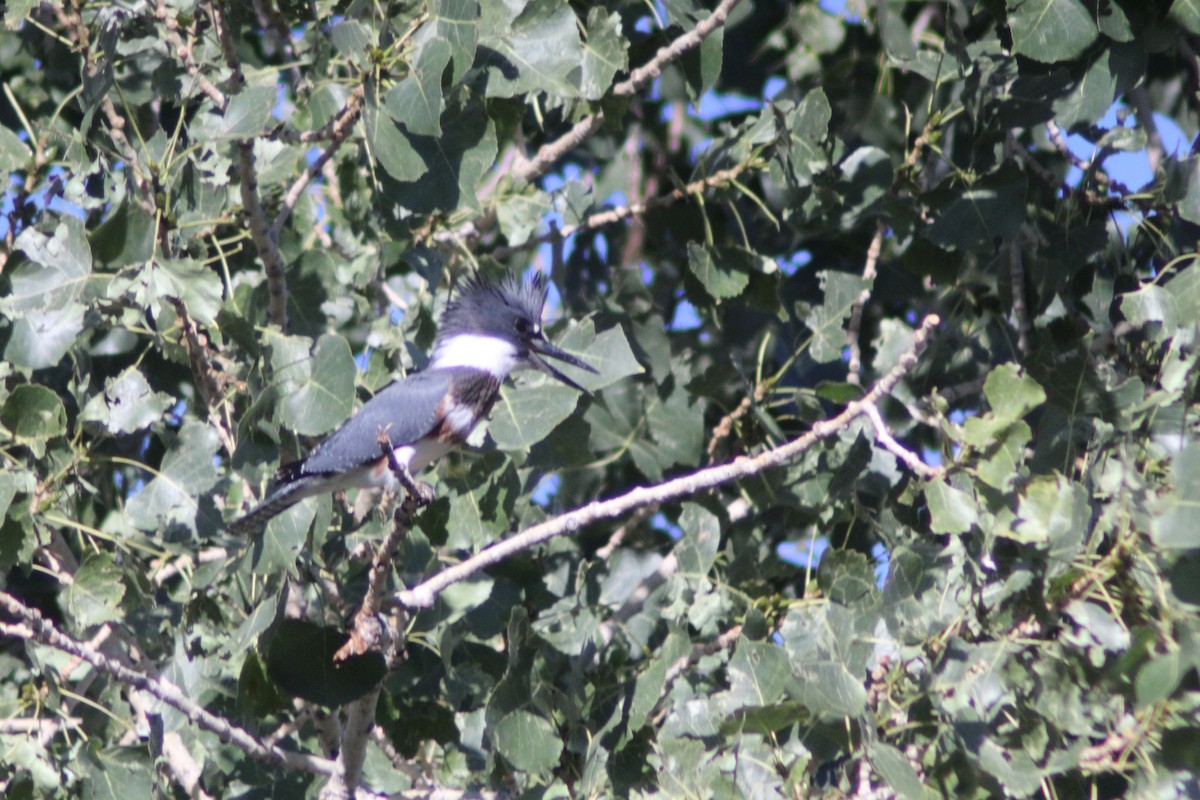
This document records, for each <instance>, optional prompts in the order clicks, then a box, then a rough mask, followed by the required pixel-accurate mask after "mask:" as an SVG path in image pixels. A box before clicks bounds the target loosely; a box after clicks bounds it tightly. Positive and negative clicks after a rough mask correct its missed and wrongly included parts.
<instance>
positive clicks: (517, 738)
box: [489, 711, 562, 773]
mask: <svg viewBox="0 0 1200 800" xmlns="http://www.w3.org/2000/svg"><path fill="white" fill-rule="evenodd" d="M489 738H490V739H491V741H492V745H493V746H494V747H495V748H496V750H497V752H499V753H500V754H501V755H502V756H504V758H505V759H506V760H507V761H508V762H509V763H510V764H512V765H513V767H514V768H516V769H519V770H523V771H525V772H533V773H546V772H549V771H550V770H552V769H554V768H555V767H556V766H558V760H559V757H560V756H561V755H562V741H561V740H560V739H559V738H558V733H557V731H555V730H554V726H553V725H551V724H550V723H549V722H548V721H546V720H545V719H543V718H542V717H538V716H534V715H533V714H531V713H529V712H528V711H514V712H512V713H511V714H508V715H506V716H505V717H504V718H503V719H501V720H500V721H499V722H498V723H496V725H495V726H494V727H493V728H492V729H491V730H490V731H489Z"/></svg>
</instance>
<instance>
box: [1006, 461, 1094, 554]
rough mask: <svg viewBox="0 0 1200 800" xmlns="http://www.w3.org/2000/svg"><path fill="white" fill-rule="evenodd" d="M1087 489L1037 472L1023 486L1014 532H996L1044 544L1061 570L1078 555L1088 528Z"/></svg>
mask: <svg viewBox="0 0 1200 800" xmlns="http://www.w3.org/2000/svg"><path fill="white" fill-rule="evenodd" d="M1089 514H1090V508H1089V507H1088V495H1087V490H1086V489H1084V488H1083V487H1082V486H1080V485H1079V484H1078V483H1075V482H1074V481H1069V480H1067V479H1066V478H1064V477H1063V476H1062V475H1059V474H1057V473H1055V474H1053V475H1038V476H1037V477H1036V478H1034V479H1033V480H1032V481H1030V482H1029V485H1028V486H1026V487H1025V493H1024V494H1023V495H1022V496H1021V499H1020V502H1019V504H1018V508H1017V517H1018V519H1019V522H1018V523H1017V525H1016V529H1015V532H1014V533H1015V535H1013V534H1008V533H1007V532H1005V531H1003V530H1002V529H998V530H997V533H999V534H1000V535H1004V536H1009V537H1010V538H1014V539H1016V540H1017V541H1020V542H1025V543H1029V544H1044V545H1046V546H1047V547H1048V549H1049V550H1050V554H1051V557H1052V558H1054V559H1055V560H1057V561H1058V562H1059V565H1058V567H1059V569H1060V570H1061V569H1062V568H1063V567H1065V566H1066V565H1067V564H1068V563H1070V561H1071V560H1072V559H1073V558H1074V557H1075V556H1076V555H1078V553H1079V551H1080V549H1081V548H1082V546H1083V540H1084V537H1085V536H1086V535H1087V530H1088V516H1089Z"/></svg>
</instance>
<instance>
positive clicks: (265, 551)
mask: <svg viewBox="0 0 1200 800" xmlns="http://www.w3.org/2000/svg"><path fill="white" fill-rule="evenodd" d="M329 514H330V511H329V501H328V499H326V498H317V497H310V498H307V499H305V500H302V501H301V502H299V503H297V504H296V505H294V506H292V507H291V508H289V509H287V510H286V511H284V512H282V513H280V514H277V515H276V516H275V517H273V518H272V519H271V520H270V521H269V522H268V523H267V525H266V527H265V528H264V529H263V532H262V535H261V536H259V537H258V538H256V539H255V540H254V543H253V546H252V548H251V557H250V564H251V568H252V569H253V570H254V574H255V575H280V574H287V575H295V574H296V557H297V556H298V555H300V552H301V551H302V550H303V549H304V545H305V544H306V543H307V542H308V531H309V529H310V528H311V527H312V524H313V521H314V519H320V518H324V519H325V521H326V522H328V518H329Z"/></svg>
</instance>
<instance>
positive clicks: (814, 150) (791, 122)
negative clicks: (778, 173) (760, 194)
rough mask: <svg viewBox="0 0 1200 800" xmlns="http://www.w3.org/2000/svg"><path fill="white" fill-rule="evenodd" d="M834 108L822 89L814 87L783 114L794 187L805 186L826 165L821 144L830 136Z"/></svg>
mask: <svg viewBox="0 0 1200 800" xmlns="http://www.w3.org/2000/svg"><path fill="white" fill-rule="evenodd" d="M832 118H833V110H832V109H831V108H830V106H829V98H828V97H826V96H825V92H824V91H822V90H821V89H814V90H812V91H811V92H809V93H808V94H806V95H805V96H804V99H803V100H801V101H800V104H799V105H798V106H796V108H794V109H793V110H792V111H791V112H789V113H788V115H787V117H786V125H787V128H786V129H787V135H788V140H789V142H790V145H791V147H790V150H789V151H788V161H789V164H790V166H791V176H792V180H794V181H795V182H796V185H797V186H808V185H809V184H811V183H812V178H813V176H814V175H817V174H819V173H821V172H824V171H825V170H826V169H828V168H829V155H828V154H827V153H826V152H825V148H824V143H825V140H826V139H827V138H828V137H829V122H830V120H831V119H832Z"/></svg>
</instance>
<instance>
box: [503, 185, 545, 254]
mask: <svg viewBox="0 0 1200 800" xmlns="http://www.w3.org/2000/svg"><path fill="white" fill-rule="evenodd" d="M551 208H552V206H551V199H550V195H548V194H546V193H545V192H543V191H540V190H537V189H534V188H533V187H526V188H525V191H523V192H520V193H518V194H510V195H507V196H506V197H504V198H503V199H501V200H500V202H499V204H497V206H496V216H497V218H498V219H499V222H500V230H501V231H502V232H503V233H504V238H505V239H507V240H508V242H509V244H510V245H514V246H515V245H520V244H522V243H523V242H527V241H529V237H530V236H532V235H533V234H534V232H535V231H536V230H537V229H538V226H540V225H541V224H542V220H543V219H545V218H546V215H547V214H548V213H550V211H551Z"/></svg>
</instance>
